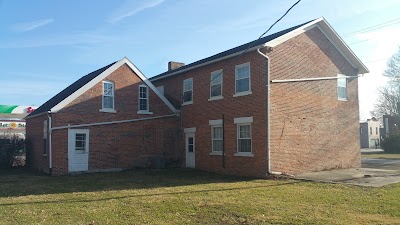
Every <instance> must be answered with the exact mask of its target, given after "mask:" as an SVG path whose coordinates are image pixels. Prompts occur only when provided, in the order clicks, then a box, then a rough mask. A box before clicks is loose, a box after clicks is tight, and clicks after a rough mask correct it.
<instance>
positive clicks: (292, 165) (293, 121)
mask: <svg viewBox="0 0 400 225" xmlns="http://www.w3.org/2000/svg"><path fill="white" fill-rule="evenodd" d="M268 55H269V57H270V59H271V79H292V78H303V77H332V76H336V75H337V74H338V73H341V74H345V75H348V76H356V75H357V70H356V69H355V68H353V67H352V66H351V65H350V64H349V62H348V61H347V60H345V58H344V57H343V56H342V55H341V54H340V53H339V52H338V51H337V49H336V48H335V47H334V46H333V45H332V44H331V43H330V42H329V41H328V40H327V39H326V37H325V36H324V35H323V34H322V33H321V31H320V30H319V29H317V28H314V29H311V30H309V31H307V32H306V33H304V34H301V35H299V36H298V37H296V38H293V39H291V40H289V41H287V42H285V43H283V44H281V45H278V46H277V47H275V48H274V49H273V51H272V52H271V53H269V54H268ZM358 121H359V112H358V80H357V79H350V80H348V101H339V100H338V97H337V80H336V79H335V80H325V81H308V82H295V83H275V84H271V131H272V132H271V167H272V170H273V171H277V172H286V173H293V174H296V173H301V172H307V171H319V170H326V169H333V168H348V167H358V166H360V146H359V133H358V128H359V123H358Z"/></svg>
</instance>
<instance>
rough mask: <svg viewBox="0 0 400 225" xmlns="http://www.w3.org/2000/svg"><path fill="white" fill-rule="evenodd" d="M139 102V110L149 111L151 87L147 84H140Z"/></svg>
mask: <svg viewBox="0 0 400 225" xmlns="http://www.w3.org/2000/svg"><path fill="white" fill-rule="evenodd" d="M138 97H139V102H138V109H139V112H148V111H149V88H148V87H147V86H146V85H143V84H141V85H139V95H138Z"/></svg>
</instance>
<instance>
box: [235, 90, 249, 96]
mask: <svg viewBox="0 0 400 225" xmlns="http://www.w3.org/2000/svg"><path fill="white" fill-rule="evenodd" d="M251 94H252V92H251V91H243V92H238V93H236V94H234V95H233V97H239V96H245V95H251Z"/></svg>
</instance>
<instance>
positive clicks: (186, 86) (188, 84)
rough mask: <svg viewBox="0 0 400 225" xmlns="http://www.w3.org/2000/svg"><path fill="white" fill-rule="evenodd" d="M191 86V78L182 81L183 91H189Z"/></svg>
mask: <svg viewBox="0 0 400 225" xmlns="http://www.w3.org/2000/svg"><path fill="white" fill-rule="evenodd" d="M192 88H193V80H192V79H187V80H184V81H183V91H189V90H192Z"/></svg>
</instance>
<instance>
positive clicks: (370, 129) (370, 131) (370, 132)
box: [369, 127, 372, 135]
mask: <svg viewBox="0 0 400 225" xmlns="http://www.w3.org/2000/svg"><path fill="white" fill-rule="evenodd" d="M369 135H372V127H370V128H369Z"/></svg>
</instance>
